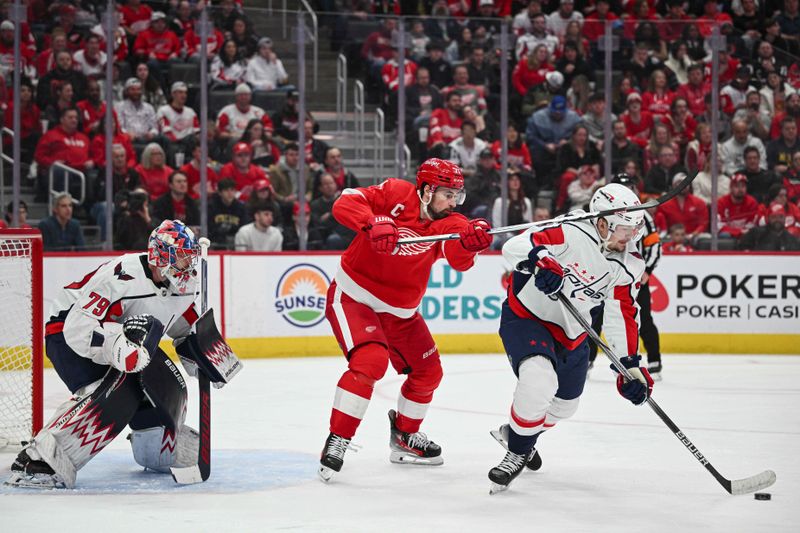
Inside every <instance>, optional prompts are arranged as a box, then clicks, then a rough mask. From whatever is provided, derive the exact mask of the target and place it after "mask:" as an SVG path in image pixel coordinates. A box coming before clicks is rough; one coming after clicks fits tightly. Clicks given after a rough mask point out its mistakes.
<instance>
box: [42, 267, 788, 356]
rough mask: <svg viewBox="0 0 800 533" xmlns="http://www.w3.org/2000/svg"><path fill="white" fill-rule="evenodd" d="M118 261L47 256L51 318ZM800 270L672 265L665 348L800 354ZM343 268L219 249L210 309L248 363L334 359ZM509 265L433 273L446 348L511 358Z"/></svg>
mask: <svg viewBox="0 0 800 533" xmlns="http://www.w3.org/2000/svg"><path fill="white" fill-rule="evenodd" d="M113 257H116V256H108V255H102V254H86V255H75V256H71V255H70V256H67V255H64V254H57V255H55V256H48V257H46V258H45V286H44V293H45V300H46V302H45V304H46V307H45V314H46V315H47V308H48V307H49V303H50V302H52V299H53V298H54V297H55V293H56V292H57V291H58V290H60V289H61V287H63V286H64V285H66V284H68V283H70V282H72V281H74V280H75V279H76V278H80V277H82V276H83V275H84V274H85V273H87V272H89V271H91V270H93V269H94V268H96V267H97V266H98V265H100V264H101V263H103V262H105V261H107V260H109V259H111V258H113ZM798 264H800V256H798V255H750V254H732V255H719V254H713V255H703V254H698V255H667V256H665V257H663V258H662V259H661V262H660V264H659V266H658V268H657V269H656V271H655V275H654V276H653V277H652V278H651V282H650V286H651V292H652V308H653V317H654V320H655V323H656V325H657V326H658V328H659V330H660V332H661V346H662V351H663V352H665V353H670V352H688V353H714V352H719V353H800V274H798V271H799V270H800V269H798V268H797V265H798ZM338 265H339V255H338V254H319V253H315V254H307V255H306V254H248V253H245V254H230V253H215V254H212V255H211V257H210V260H209V304H210V305H211V306H212V307H214V308H215V315H216V318H217V321H218V324H219V326H220V329H221V331H222V332H223V334H224V335H225V336H226V337H227V338H228V339H229V342H230V343H231V346H233V348H234V350H236V352H237V354H239V355H241V356H242V357H266V356H297V355H334V354H337V353H340V350H339V347H338V345H337V344H336V341H335V339H334V337H333V335H332V333H331V329H330V326H329V325H328V322H327V321H326V320H325V302H326V293H327V289H328V287H329V286H330V283H331V281H332V280H333V278H334V275H335V274H336V270H337V269H338ZM509 268H510V267H509V266H508V265H506V264H505V261H504V260H503V258H502V256H501V255H500V254H486V255H481V256H479V257H478V260H477V262H476V265H475V266H474V267H473V268H472V269H470V270H469V271H467V272H458V271H456V270H455V269H453V268H452V267H450V266H449V265H448V264H447V263H446V262H445V261H439V262H437V263H436V264H435V265H434V266H433V269H432V271H431V276H430V279H429V280H428V287H427V291H426V294H425V296H424V297H423V300H422V302H421V304H420V307H419V312H420V313H421V314H422V316H423V317H424V318H425V320H426V322H427V324H428V326H429V328H430V330H431V332H432V333H433V334H434V336H435V338H436V341H437V344H438V346H439V349H440V350H441V351H442V352H445V353H447V352H450V353H456V352H458V353H462V352H499V351H502V344H501V343H500V339H499V337H498V335H497V329H498V327H499V320H500V308H501V305H502V302H503V300H504V298H505V284H504V277H505V276H506V275H507V273H508V270H509ZM223 294H224V298H221V295H223Z"/></svg>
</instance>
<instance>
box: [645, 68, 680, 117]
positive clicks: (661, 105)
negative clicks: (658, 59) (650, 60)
mask: <svg viewBox="0 0 800 533" xmlns="http://www.w3.org/2000/svg"><path fill="white" fill-rule="evenodd" d="M674 98H675V93H673V92H672V91H670V90H669V88H668V87H667V75H666V74H664V71H663V70H661V69H657V70H654V71H653V72H652V73H651V74H650V82H649V83H648V87H647V90H646V91H645V92H644V94H643V95H642V109H643V110H644V111H649V112H650V113H651V114H652V115H653V119H655V120H660V121H662V122H663V119H664V117H666V116H667V115H669V110H670V106H671V105H672V100H673V99H674Z"/></svg>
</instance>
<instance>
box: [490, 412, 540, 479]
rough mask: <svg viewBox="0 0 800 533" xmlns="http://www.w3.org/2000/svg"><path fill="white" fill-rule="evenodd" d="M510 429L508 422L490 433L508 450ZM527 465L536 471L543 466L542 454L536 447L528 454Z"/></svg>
mask: <svg viewBox="0 0 800 533" xmlns="http://www.w3.org/2000/svg"><path fill="white" fill-rule="evenodd" d="M508 429H509V428H508V424H503V425H502V426H500V428H499V429H493V430H491V431H490V432H489V434H490V435H491V436H492V437H494V440H496V441H497V442H499V443H500V446H502V447H503V448H505V450H506V451H508ZM525 466H527V467H528V468H530V469H531V470H533V471H534V472H535V471H537V470H539V469H540V468H541V467H542V456H541V455H539V452H538V451H537V450H536V448H534V449H532V450H531V453H529V454H528V460H527V461H526V462H525Z"/></svg>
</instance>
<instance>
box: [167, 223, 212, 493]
mask: <svg viewBox="0 0 800 533" xmlns="http://www.w3.org/2000/svg"><path fill="white" fill-rule="evenodd" d="M198 244H199V245H200V275H201V278H200V310H201V314H204V313H205V312H206V310H207V309H208V247H209V246H211V241H209V240H208V239H207V238H205V237H201V238H200V239H199V240H198ZM197 382H198V384H199V389H200V422H199V431H200V446H199V448H198V450H197V464H196V465H192V466H187V467H185V468H170V471H171V472H172V479H174V480H175V482H176V483H180V484H182V485H187V484H191V483H201V482H203V481H205V480H207V479H208V478H209V476H210V475H211V383H210V380H209V379H208V376H207V375H206V374H205V372H198V373H197Z"/></svg>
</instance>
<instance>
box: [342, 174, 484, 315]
mask: <svg viewBox="0 0 800 533" xmlns="http://www.w3.org/2000/svg"><path fill="white" fill-rule="evenodd" d="M375 215H383V216H388V217H392V218H393V219H394V221H395V223H396V224H397V227H398V229H399V232H400V238H401V239H402V238H408V237H419V236H426V235H439V234H442V233H458V232H460V231H461V230H463V229H464V228H465V227H466V225H467V219H466V217H464V216H463V215H461V214H459V213H454V214H452V215H450V216H448V217H446V218H443V219H441V220H435V221H430V220H421V219H420V199H419V196H418V195H417V190H416V188H415V186H414V185H413V184H412V183H410V182H407V181H403V180H399V179H394V178H391V179H388V180H386V181H384V182H383V183H381V184H380V185H373V186H372V187H366V188H363V187H359V188H357V189H345V190H344V191H343V192H342V196H341V197H339V199H338V200H336V203H335V204H333V216H334V217H335V218H336V220H337V221H338V222H339V223H340V224H343V225H345V226H347V227H348V228H350V229H352V230H354V231H355V232H356V238H355V239H354V240H353V242H352V243H351V244H350V246H349V247H348V248H347V250H346V251H345V252H344V255H342V262H341V265H340V268H339V271H338V272H337V273H336V283H337V285H339V287H340V288H341V289H342V291H344V292H345V293H346V294H347V295H348V296H350V297H351V298H353V299H354V300H356V301H358V302H361V303H364V304H366V305H369V306H370V307H372V309H374V310H375V311H377V312H379V313H391V314H393V315H395V316H399V317H401V318H409V317H411V316H413V315H414V313H415V312H416V308H417V306H418V305H419V303H420V301H421V300H422V296H423V295H424V294H425V287H426V286H427V284H428V278H429V277H430V273H431V267H432V266H433V263H434V262H436V260H437V259H440V258H444V259H446V260H447V262H448V263H449V264H450V266H452V267H453V268H455V269H456V270H459V271H464V270H467V269H469V268H470V267H471V266H472V265H473V264H474V261H475V253H473V252H468V251H467V250H465V249H464V247H463V246H461V243H460V242H459V241H455V240H454V241H444V242H436V243H424V244H415V245H405V246H401V247H400V249H399V251H398V252H397V253H396V254H394V255H383V254H378V253H376V252H374V251H373V250H372V245H371V244H370V242H369V239H368V237H367V234H366V232H364V231H362V230H363V228H364V227H365V226H367V224H369V221H370V219H371V218H372V217H373V216H375Z"/></svg>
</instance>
